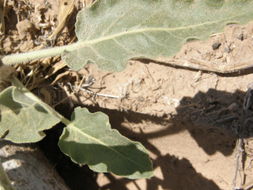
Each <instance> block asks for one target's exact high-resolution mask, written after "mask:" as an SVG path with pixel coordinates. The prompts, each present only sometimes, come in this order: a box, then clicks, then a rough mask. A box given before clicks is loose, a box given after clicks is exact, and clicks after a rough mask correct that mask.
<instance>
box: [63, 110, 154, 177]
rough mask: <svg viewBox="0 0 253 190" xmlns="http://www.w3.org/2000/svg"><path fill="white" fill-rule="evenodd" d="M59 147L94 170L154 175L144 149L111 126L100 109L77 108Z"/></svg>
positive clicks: (145, 175)
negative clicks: (92, 111)
mask: <svg viewBox="0 0 253 190" xmlns="http://www.w3.org/2000/svg"><path fill="white" fill-rule="evenodd" d="M59 147H60V149H61V151H62V152H64V153H65V154H67V155H68V156H70V157H71V159H72V160H73V161H74V162H76V163H79V164H88V166H89V167H90V168H91V169H92V170H94V171H96V172H113V173H114V174H117V175H121V176H126V177H128V178H144V177H146V178H147V177H151V176H152V175H153V172H152V164H151V161H150V160H149V157H148V154H147V151H146V149H145V148H144V147H143V146H142V145H141V144H140V143H138V142H134V141H131V140H129V139H127V138H126V137H124V136H122V135H121V134H120V133H119V132H118V131H117V130H115V129H111V126H110V123H109V119H108V116H107V115H105V114H104V113H102V112H96V113H90V112H89V111H88V110H87V109H86V108H76V109H75V111H74V113H73V114H72V121H71V122H70V124H69V125H67V127H66V128H65V129H64V132H63V134H62V136H61V137H60V140H59Z"/></svg>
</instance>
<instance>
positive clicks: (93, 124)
mask: <svg viewBox="0 0 253 190" xmlns="http://www.w3.org/2000/svg"><path fill="white" fill-rule="evenodd" d="M15 85H16V86H11V87H9V88H7V89H5V90H4V91H2V92H1V93H0V110H1V117H0V136H1V137H4V138H5V139H7V140H11V141H12V142H15V143H30V142H37V141H40V140H41V139H42V138H43V137H44V136H45V134H44V132H43V130H45V129H49V128H52V127H53V126H54V125H55V124H57V123H58V122H60V121H61V122H63V123H64V124H65V125H66V128H65V129H64V132H63V134H62V136H61V138H60V141H59V145H60V148H61V150H62V151H63V152H64V153H65V154H67V155H68V156H70V157H71V159H72V160H73V161H75V162H76V163H79V164H88V165H89V167H90V168H91V169H92V170H94V171H97V172H113V173H115V174H117V175H122V176H126V177H128V178H148V177H151V176H152V174H153V172H152V163H151V161H150V159H149V157H148V154H147V150H146V149H145V148H144V147H143V146H142V145H141V144H140V143H138V142H134V141H131V140H129V139H127V138H126V137H124V136H122V135H121V134H120V133H119V132H118V131H117V130H112V129H111V126H110V123H109V119H108V117H107V116H106V115H105V114H103V113H101V112H97V113H93V114H92V113H89V111H88V110H87V109H86V108H76V109H75V112H74V113H73V115H72V121H69V120H68V119H66V118H64V117H63V116H61V115H60V114H59V113H57V112H56V111H55V110H53V109H52V108H51V107H49V106H48V105H46V104H45V103H44V102H42V101H41V100H39V99H38V98H37V97H36V96H35V95H34V94H32V93H31V92H29V91H28V90H27V89H26V88H25V87H24V86H23V85H22V84H21V83H20V82H17V81H15Z"/></svg>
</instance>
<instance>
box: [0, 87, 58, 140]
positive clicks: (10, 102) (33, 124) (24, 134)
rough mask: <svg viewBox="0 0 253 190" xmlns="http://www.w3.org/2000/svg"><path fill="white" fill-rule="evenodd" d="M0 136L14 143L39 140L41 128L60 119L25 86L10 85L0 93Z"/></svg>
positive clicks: (52, 124)
mask: <svg viewBox="0 0 253 190" xmlns="http://www.w3.org/2000/svg"><path fill="white" fill-rule="evenodd" d="M0 111H1V115H0V116H1V117H0V137H2V136H4V138H5V139H7V140H10V141H12V142H15V143H31V142H37V141H40V140H41V139H42V138H43V137H44V136H45V134H44V132H43V130H45V129H49V128H51V127H53V126H54V125H55V124H57V123H58V122H59V121H60V119H59V117H56V116H55V115H53V114H51V113H49V111H48V106H47V105H46V104H45V103H43V102H42V101H41V100H39V99H38V98H37V97H36V96H35V95H33V94H32V93H31V92H29V91H28V90H27V89H25V88H17V87H15V86H11V87H9V88H7V89H5V90H4V91H2V92H1V93H0Z"/></svg>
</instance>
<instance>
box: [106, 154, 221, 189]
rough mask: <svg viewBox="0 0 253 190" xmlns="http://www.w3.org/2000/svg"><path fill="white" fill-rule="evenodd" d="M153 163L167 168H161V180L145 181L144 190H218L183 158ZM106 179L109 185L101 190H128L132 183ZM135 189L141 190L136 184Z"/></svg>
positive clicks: (167, 158) (160, 159)
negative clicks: (145, 186) (160, 189)
mask: <svg viewBox="0 0 253 190" xmlns="http://www.w3.org/2000/svg"><path fill="white" fill-rule="evenodd" d="M153 162H154V164H155V165H157V166H158V167H159V165H163V166H165V165H166V166H167V167H166V168H165V167H163V168H161V170H162V175H163V179H159V178H157V177H153V178H151V179H147V188H146V190H157V189H158V187H160V188H162V189H168V190H196V189H205V190H220V188H219V187H218V186H217V185H216V184H215V183H214V182H213V181H212V180H209V179H206V178H205V177H204V176H202V175H201V174H200V173H198V172H196V170H195V169H194V168H193V167H192V164H191V163H190V162H189V160H187V159H185V158H183V159H178V158H177V157H175V156H173V155H169V154H167V155H164V156H160V157H158V159H156V160H154V161H153ZM106 177H107V178H108V179H109V180H110V181H111V183H110V184H108V185H104V186H103V187H101V190H106V189H111V190H116V189H122V190H128V188H126V184H127V183H130V182H132V181H131V180H128V179H115V177H114V176H112V175H111V174H106ZM135 187H136V189H140V190H141V187H139V186H138V184H135Z"/></svg>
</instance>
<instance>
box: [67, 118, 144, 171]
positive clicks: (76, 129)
mask: <svg viewBox="0 0 253 190" xmlns="http://www.w3.org/2000/svg"><path fill="white" fill-rule="evenodd" d="M67 127H70V128H71V129H73V130H75V131H77V132H78V133H80V134H82V135H83V136H85V137H87V138H88V139H92V140H93V141H95V142H97V143H98V144H101V145H104V146H106V147H107V148H108V149H110V150H111V151H113V152H115V153H116V154H118V155H119V156H120V157H122V158H123V159H126V160H129V161H130V162H132V163H133V164H134V165H136V166H138V167H140V168H142V167H143V166H142V165H140V164H138V163H136V162H135V161H134V160H132V159H129V157H128V156H125V155H124V154H122V153H121V152H118V151H116V150H115V149H113V148H111V147H110V146H109V145H108V144H106V143H104V142H103V141H101V140H99V139H97V138H94V137H93V136H91V135H89V134H87V133H85V132H83V131H82V130H81V129H79V128H78V127H76V126H75V125H74V124H73V123H72V122H71V121H69V123H68V126H67Z"/></svg>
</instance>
